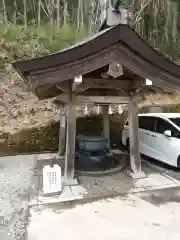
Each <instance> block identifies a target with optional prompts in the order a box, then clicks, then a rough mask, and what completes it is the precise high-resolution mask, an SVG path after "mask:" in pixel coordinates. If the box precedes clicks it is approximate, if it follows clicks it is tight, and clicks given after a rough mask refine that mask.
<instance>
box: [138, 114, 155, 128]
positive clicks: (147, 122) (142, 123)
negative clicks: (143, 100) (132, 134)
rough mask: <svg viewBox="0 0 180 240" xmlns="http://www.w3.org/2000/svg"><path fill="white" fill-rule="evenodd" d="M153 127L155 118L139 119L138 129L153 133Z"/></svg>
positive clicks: (143, 117)
mask: <svg viewBox="0 0 180 240" xmlns="http://www.w3.org/2000/svg"><path fill="white" fill-rule="evenodd" d="M155 126H156V118H154V117H145V116H142V117H139V128H141V129H145V130H148V131H151V132H155Z"/></svg>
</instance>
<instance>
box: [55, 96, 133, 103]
mask: <svg viewBox="0 0 180 240" xmlns="http://www.w3.org/2000/svg"><path fill="white" fill-rule="evenodd" d="M56 99H57V100H60V101H62V102H64V103H68V102H69V99H68V95H67V94H61V95H59V96H57V97H56ZM129 100H130V97H126V96H86V95H79V96H73V102H74V103H76V104H80V103H98V104H127V103H128V102H129Z"/></svg>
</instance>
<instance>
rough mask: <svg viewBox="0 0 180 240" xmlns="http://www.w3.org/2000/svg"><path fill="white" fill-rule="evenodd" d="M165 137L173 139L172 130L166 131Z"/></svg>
mask: <svg viewBox="0 0 180 240" xmlns="http://www.w3.org/2000/svg"><path fill="white" fill-rule="evenodd" d="M164 135H165V136H166V137H171V136H172V134H171V130H166V131H164Z"/></svg>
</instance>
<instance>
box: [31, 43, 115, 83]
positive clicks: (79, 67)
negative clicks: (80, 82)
mask: <svg viewBox="0 0 180 240" xmlns="http://www.w3.org/2000/svg"><path fill="white" fill-rule="evenodd" d="M115 52H116V51H115V45H113V46H111V47H109V48H108V49H103V50H102V51H100V52H98V53H94V54H92V55H90V56H87V57H85V58H83V59H78V60H76V61H73V62H71V63H69V64H66V65H62V66H56V67H55V68H46V69H45V70H44V69H43V70H40V71H33V72H31V73H30V74H31V84H32V86H33V87H37V86H41V85H46V84H58V83H59V82H62V81H65V80H68V79H74V78H75V77H76V76H79V75H84V74H86V73H89V72H92V71H94V70H96V69H98V68H101V67H103V66H106V65H107V64H109V63H110V62H111V61H113V59H114V55H115ZM59 76H60V78H59Z"/></svg>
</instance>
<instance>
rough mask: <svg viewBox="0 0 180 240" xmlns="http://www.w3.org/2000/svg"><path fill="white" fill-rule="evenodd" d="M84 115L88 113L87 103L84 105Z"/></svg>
mask: <svg viewBox="0 0 180 240" xmlns="http://www.w3.org/2000/svg"><path fill="white" fill-rule="evenodd" d="M84 115H88V108H87V105H85V107H84Z"/></svg>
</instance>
